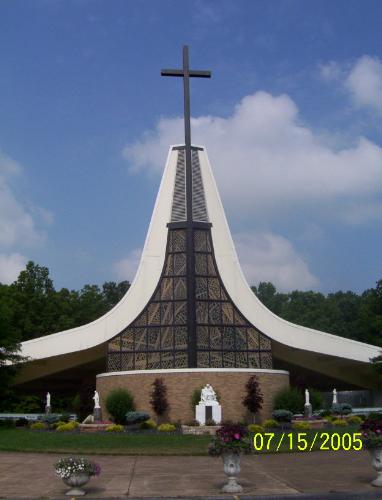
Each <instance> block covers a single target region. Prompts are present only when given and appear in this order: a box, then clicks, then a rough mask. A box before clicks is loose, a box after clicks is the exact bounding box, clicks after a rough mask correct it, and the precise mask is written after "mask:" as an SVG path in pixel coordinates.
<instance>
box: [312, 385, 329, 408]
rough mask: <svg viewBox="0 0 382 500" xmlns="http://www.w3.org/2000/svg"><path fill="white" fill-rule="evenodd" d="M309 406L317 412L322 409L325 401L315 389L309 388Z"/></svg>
mask: <svg viewBox="0 0 382 500" xmlns="http://www.w3.org/2000/svg"><path fill="white" fill-rule="evenodd" d="M309 396H310V404H311V405H312V408H313V410H314V411H316V412H318V411H319V410H321V409H322V408H323V407H324V404H325V401H324V397H323V395H322V393H321V392H320V391H318V390H317V389H312V388H309Z"/></svg>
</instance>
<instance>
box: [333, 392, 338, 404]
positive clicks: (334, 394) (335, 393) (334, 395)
mask: <svg viewBox="0 0 382 500" xmlns="http://www.w3.org/2000/svg"><path fill="white" fill-rule="evenodd" d="M337 403H338V401H337V389H333V404H334V405H336V404H337Z"/></svg>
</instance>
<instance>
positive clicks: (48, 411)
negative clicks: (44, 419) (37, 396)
mask: <svg viewBox="0 0 382 500" xmlns="http://www.w3.org/2000/svg"><path fill="white" fill-rule="evenodd" d="M50 411H51V406H50V393H49V392H47V393H46V403H45V413H50Z"/></svg>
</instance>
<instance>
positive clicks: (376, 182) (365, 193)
mask: <svg viewBox="0 0 382 500" xmlns="http://www.w3.org/2000/svg"><path fill="white" fill-rule="evenodd" d="M192 128H193V142H194V143H195V144H203V145H205V146H206V147H207V150H208V153H209V155H210V157H211V160H212V165H213V167H214V173H215V176H216V178H217V183H218V186H219V190H220V192H221V194H222V197H223V199H224V202H225V204H226V206H228V207H229V208H230V209H231V210H238V211H239V212H240V213H241V214H243V213H244V211H245V212H246V213H247V215H248V216H249V217H259V214H261V216H263V215H262V212H263V213H264V209H266V213H267V216H270V215H271V213H272V211H275V210H277V211H278V212H279V211H280V209H281V210H283V211H284V210H286V209H289V208H291V207H293V206H296V205H299V206H300V207H301V205H304V204H305V205H309V207H313V206H317V205H318V204H321V205H322V206H325V205H327V203H328V202H329V201H330V202H331V203H336V204H339V206H341V203H345V201H346V202H347V203H348V202H349V199H361V198H362V199H364V200H367V198H370V197H372V196H374V195H375V194H376V193H378V192H380V191H381V188H382V148H381V147H379V146H378V145H377V144H375V143H373V142H371V141H369V140H368V139H366V138H364V137H360V138H359V139H358V140H357V141H356V143H355V144H354V145H353V146H351V147H346V148H335V147H334V146H331V145H329V144H328V142H327V141H325V139H324V138H323V135H322V134H316V133H315V132H314V131H313V130H312V129H310V128H309V127H308V126H307V125H304V124H302V123H301V120H300V117H299V114H298V109H297V106H296V104H295V103H294V102H293V101H292V99H291V98H290V97H289V96H287V95H281V96H277V97H274V96H272V95H270V94H269V93H266V92H257V93H255V94H253V95H249V96H246V97H244V98H243V99H242V100H241V101H240V102H239V104H238V105H237V106H236V107H235V109H234V112H233V113H232V115H231V116H229V117H227V118H221V117H217V116H202V117H199V118H195V119H193V120H192ZM182 136H183V126H182V120H181V119H180V118H174V119H171V118H162V119H161V120H160V121H159V123H158V124H157V126H156V128H155V130H154V131H151V132H147V133H146V134H144V136H143V138H142V140H141V141H138V142H136V143H135V144H132V145H128V146H127V147H126V148H125V149H124V156H125V158H126V159H127V160H128V161H129V166H130V169H131V170H132V171H140V170H146V171H149V172H161V171H162V169H163V164H164V160H165V155H166V153H167V150H168V147H169V144H174V143H177V142H178V143H179V142H180V143H181V142H182V141H183V137H182ZM233 172H235V175H232V173H233ZM311 209H312V208H311ZM336 212H337V210H335V213H336ZM338 212H340V210H338Z"/></svg>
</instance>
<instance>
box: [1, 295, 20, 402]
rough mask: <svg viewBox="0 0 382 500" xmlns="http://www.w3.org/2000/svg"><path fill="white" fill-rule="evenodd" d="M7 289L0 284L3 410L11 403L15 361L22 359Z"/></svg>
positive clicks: (15, 370)
mask: <svg viewBox="0 0 382 500" xmlns="http://www.w3.org/2000/svg"><path fill="white" fill-rule="evenodd" d="M8 291H9V287H7V286H5V285H0V408H1V409H3V410H7V406H8V405H9V404H10V403H11V400H12V389H11V384H12V382H13V379H14V377H15V375H16V373H17V363H18V362H20V361H21V360H22V357H21V356H20V354H19V350H20V335H19V332H18V331H17V330H16V329H15V328H14V327H13V326H12V323H13V313H12V309H11V307H10V305H9V303H8V300H9V297H8ZM15 363H16V364H15ZM8 410H9V408H8Z"/></svg>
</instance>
